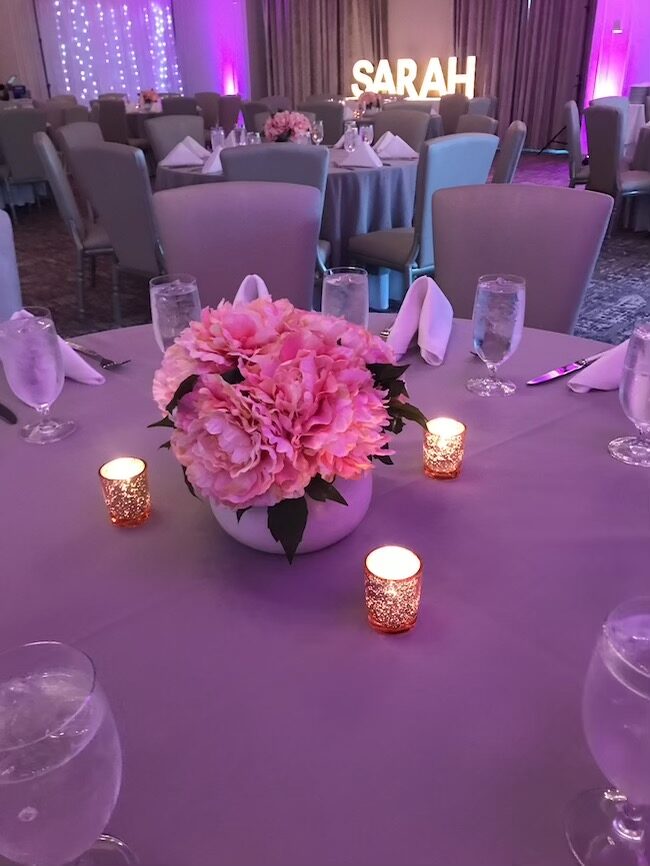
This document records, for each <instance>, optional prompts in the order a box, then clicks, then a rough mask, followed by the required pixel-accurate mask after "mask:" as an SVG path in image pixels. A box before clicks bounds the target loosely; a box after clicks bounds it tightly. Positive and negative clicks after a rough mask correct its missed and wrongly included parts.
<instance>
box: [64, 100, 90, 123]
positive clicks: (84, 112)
mask: <svg viewBox="0 0 650 866" xmlns="http://www.w3.org/2000/svg"><path fill="white" fill-rule="evenodd" d="M89 120H90V109H88V108H86V106H85V105H70V106H68V107H67V108H64V109H63V125H64V126H67V124H69V123H87V122H88V121H89Z"/></svg>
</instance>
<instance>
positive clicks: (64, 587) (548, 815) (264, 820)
mask: <svg viewBox="0 0 650 866" xmlns="http://www.w3.org/2000/svg"><path fill="white" fill-rule="evenodd" d="M85 341H86V342H87V344H88V345H90V346H93V347H94V348H96V349H98V350H100V351H101V352H103V353H104V354H108V355H109V356H113V357H116V358H123V357H130V358H132V362H131V364H130V365H129V366H127V367H124V368H122V369H121V370H120V371H119V372H115V373H112V374H110V373H109V374H107V381H106V384H105V385H104V386H102V387H96V388H93V387H89V386H83V385H78V384H75V383H71V382H68V383H66V385H65V388H64V391H63V394H62V395H61V397H60V399H59V401H57V405H56V414H57V415H60V416H71V417H74V418H75V419H76V420H77V421H78V423H79V430H78V431H77V432H76V433H75V434H74V435H73V436H71V437H70V438H69V439H67V440H65V441H63V442H61V443H58V444H57V445H53V446H49V447H44V448H36V447H30V446H29V445H26V444H25V443H23V442H22V441H20V440H19V439H18V435H17V430H16V428H11V427H8V426H7V425H4V424H3V425H2V426H1V427H0V473H1V476H2V486H1V488H0V503H1V508H2V515H3V517H2V521H3V522H2V531H3V544H2V554H3V555H2V590H3V592H2V606H1V608H0V611H1V613H0V649H5V648H7V647H11V646H13V645H15V644H18V643H21V642H24V641H29V640H36V639H58V640H63V641H67V642H71V643H74V644H75V645H77V646H79V647H80V648H82V649H84V650H85V651H87V652H88V653H90V655H91V656H92V657H93V658H94V659H95V660H96V663H97V668H98V673H99V677H100V680H101V682H102V683H103V684H104V686H105V689H106V691H107V692H108V695H109V697H110V700H111V703H112V706H113V708H114V711H115V716H116V718H117V723H118V725H119V728H120V731H121V736H122V740H123V746H124V782H123V787H122V793H121V796H120V800H119V803H118V806H117V810H116V812H115V814H114V817H113V819H112V820H111V822H110V828H111V830H112V831H113V832H115V833H117V834H119V835H121V836H123V837H124V838H126V839H128V841H129V843H130V844H131V845H132V846H133V847H134V848H135V849H136V850H137V852H138V854H139V856H140V861H141V863H142V864H143V866H145V864H146V866H179V864H183V866H261V864H265V866H305V864H307V863H308V864H310V866H352V864H354V866H398V864H409V866H434V864H435V866H443V864H444V866H478V864H480V866H512V864H521V866H550V864H553V866H569V864H571V863H573V860H572V857H571V855H570V854H569V851H568V849H567V847H566V844H565V841H564V836H563V827H562V821H563V816H564V810H565V806H566V804H567V802H568V801H569V800H571V798H572V797H573V796H574V795H575V794H576V793H577V792H578V791H580V790H581V789H583V788H586V787H591V786H594V785H599V784H602V783H603V780H602V778H601V776H600V773H599V771H598V770H597V769H596V767H595V765H594V762H593V760H592V759H591V757H590V755H589V753H588V751H587V748H586V745H585V742H584V737H583V733H582V726H581V720H580V695H581V688H582V683H583V680H584V675H585V671H586V668H587V664H588V659H589V656H590V653H591V650H592V646H593V644H594V641H595V639H596V636H597V634H598V630H599V627H600V624H601V622H602V620H603V619H604V617H605V616H606V614H607V613H608V611H609V610H610V609H611V608H613V607H614V606H615V605H616V604H617V603H618V602H619V601H621V599H624V598H627V597H630V596H634V595H637V594H642V593H646V594H647V563H648V562H649V561H650V538H649V530H648V527H649V526H650V487H649V485H650V474H649V473H647V472H645V471H644V470H641V469H635V468H633V467H630V466H626V465H624V464H622V463H618V462H617V461H615V460H612V459H611V458H610V457H609V455H608V453H607V447H606V446H607V442H608V441H609V440H610V439H611V438H613V437H614V436H616V435H618V434H621V433H625V432H626V431H629V429H630V428H629V424H628V422H627V421H626V420H625V418H624V417H623V414H622V412H621V410H620V408H619V405H618V397H617V395H616V394H615V393H593V394H588V395H581V396H578V395H575V394H572V393H571V392H570V391H569V390H568V389H567V387H566V384H565V383H564V382H561V381H560V382H555V383H553V384H551V385H546V386H540V387H538V388H529V389H526V388H523V387H522V388H521V390H520V391H519V392H518V393H517V394H516V395H515V396H514V397H512V398H510V399H507V400H506V399H504V400H499V399H497V400H483V399H481V398H478V397H475V396H474V395H472V394H470V393H469V392H467V391H466V389H465V387H464V383H465V381H466V379H467V378H468V376H470V375H472V374H475V373H476V372H477V370H478V369H480V362H478V361H477V360H476V359H474V358H472V357H471V356H470V354H469V348H470V326H469V324H468V323H462V322H457V323H455V325H454V332H453V334H452V338H451V343H450V347H449V351H448V357H447V360H446V362H445V364H444V365H443V366H442V367H439V368H432V367H427V366H426V365H425V364H424V363H423V362H422V361H421V360H420V359H419V358H418V357H417V356H416V355H415V353H413V354H412V355H411V356H409V358H408V360H410V361H411V362H412V367H411V368H410V369H409V371H408V372H407V374H406V378H407V381H408V385H409V389H410V391H411V395H412V398H413V401H414V402H415V403H416V404H418V405H419V406H420V407H421V408H422V410H423V411H424V412H425V413H427V414H428V415H429V416H432V415H443V414H444V415H452V416H454V417H457V418H460V419H462V420H464V421H465V422H466V424H467V425H468V443H467V454H466V459H465V465H464V467H463V472H462V475H461V477H460V478H459V479H458V480H457V481H440V482H436V481H431V480H427V479H425V478H424V476H423V474H422V469H421V461H422V450H421V449H422V442H421V434H420V431H419V430H418V429H417V428H415V427H414V426H413V425H409V427H408V428H407V430H406V431H405V433H404V434H403V435H402V436H400V437H398V438H397V440H396V454H395V457H394V460H395V466H393V467H384V466H381V465H380V466H378V467H377V470H376V478H375V490H374V497H373V501H372V504H371V507H370V511H369V513H368V515H367V517H366V519H365V521H364V522H363V523H362V524H361V526H360V527H359V528H358V529H357V530H356V532H355V533H354V534H353V535H351V536H350V537H349V538H347V539H345V540H344V541H342V542H340V543H339V544H338V545H336V546H334V547H332V548H330V549H328V550H324V551H321V552H319V553H316V554H311V555H307V556H302V557H297V559H296V561H295V563H294V565H293V566H289V565H288V564H287V563H286V562H285V561H284V560H283V559H282V558H280V557H274V556H271V555H265V554H261V553H255V552H253V551H249V550H247V549H245V548H243V547H241V546H240V545H238V544H237V543H236V542H234V541H232V540H231V539H229V538H228V537H227V536H226V535H224V533H223V532H222V531H221V529H220V528H219V527H218V526H217V524H216V522H215V521H214V519H213V517H212V515H211V513H210V510H209V508H208V507H207V505H205V504H203V503H201V502H200V501H198V500H196V499H193V498H192V497H190V496H189V494H188V493H187V491H186V489H185V486H184V484H183V480H182V477H181V471H180V468H179V467H178V465H177V464H176V462H175V461H174V459H173V457H172V456H171V455H170V454H169V452H167V451H160V450H158V445H159V444H160V443H161V442H162V441H163V440H164V439H165V438H166V437H165V435H164V431H161V430H147V429H146V427H145V425H146V424H147V423H149V422H150V421H152V420H155V419H156V417H157V412H156V410H155V408H154V405H153V403H152V401H151V398H150V385H151V377H152V373H153V370H154V367H155V365H156V364H157V363H158V362H159V360H160V355H159V353H158V350H157V348H156V346H155V344H154V339H153V335H152V333H151V328H150V327H148V326H145V327H141V328H134V329H126V330H122V331H114V332H105V333H101V334H94V335H92V336H88V337H86V338H85ZM594 348H595V344H593V343H591V342H589V341H587V340H580V339H574V338H568V337H565V336H561V335H558V334H545V333H542V332H537V331H527V332H526V333H525V335H524V339H523V341H522V344H521V346H520V348H519V350H518V352H517V353H516V355H515V356H514V358H513V359H512V360H511V361H510V362H509V363H508V364H507V365H506V371H507V373H508V374H509V375H510V376H512V377H513V378H514V379H515V380H516V381H517V382H518V383H519V384H520V385H521V383H522V382H523V381H524V380H525V379H527V378H529V377H530V376H531V375H533V374H536V373H540V372H542V371H544V370H547V369H549V368H550V367H554V366H556V365H558V364H560V363H563V362H567V361H570V360H572V359H574V358H578V357H584V356H585V355H589V354H591V353H592V352H593V351H594ZM0 400H1V401H2V402H5V403H7V404H9V405H10V406H11V407H12V408H14V409H15V410H16V411H18V413H19V415H20V418H21V421H25V420H26V419H27V418H28V417H30V412H29V411H28V410H27V409H26V408H25V407H23V406H22V405H21V404H20V403H18V401H17V400H15V398H13V396H12V395H11V394H10V393H9V391H8V388H7V387H6V384H5V383H4V380H2V378H1V376H0ZM124 454H135V455H140V456H142V457H144V458H145V459H146V460H147V461H148V463H149V469H150V478H151V489H152V495H153V505H154V512H153V515H152V517H151V520H150V521H149V523H147V524H145V525H144V526H142V527H141V528H139V529H133V530H126V529H116V528H114V527H112V526H111V525H110V524H109V523H108V520H107V517H106V513H105V510H104V504H103V502H102V498H101V494H100V489H99V480H98V477H97V469H98V467H99V465H100V464H101V463H103V462H104V461H105V460H107V459H109V458H112V457H115V456H118V455H124ZM390 542H393V543H399V544H404V545H407V546H410V547H412V548H414V549H416V550H418V551H419V552H420V553H421V555H422V557H423V561H424V570H425V574H424V587H423V599H422V609H421V613H420V619H419V621H418V623H417V626H416V627H415V629H414V630H413V631H412V632H410V633H408V634H405V635H401V636H382V635H379V634H377V633H375V632H373V631H371V629H370V628H369V627H368V625H367V622H366V618H365V607H364V600H363V574H362V561H363V557H364V555H365V554H366V553H367V552H368V550H370V549H371V548H372V547H374V546H376V545H379V544H382V543H390Z"/></svg>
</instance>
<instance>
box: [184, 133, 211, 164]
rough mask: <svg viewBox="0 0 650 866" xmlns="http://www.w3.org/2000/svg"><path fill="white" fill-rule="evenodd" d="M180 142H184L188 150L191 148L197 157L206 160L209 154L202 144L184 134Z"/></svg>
mask: <svg viewBox="0 0 650 866" xmlns="http://www.w3.org/2000/svg"><path fill="white" fill-rule="evenodd" d="M181 144H184V145H185V147H187V149H188V150H191V151H192V153H193V154H194V155H195V156H198V158H199V159H202V160H206V159H207V158H208V157H209V156H210V151H209V150H206V149H205V147H203V145H202V144H199V143H198V141H196V139H194V138H192V136H191V135H186V136H185V138H184V139H183V140H182V141H181Z"/></svg>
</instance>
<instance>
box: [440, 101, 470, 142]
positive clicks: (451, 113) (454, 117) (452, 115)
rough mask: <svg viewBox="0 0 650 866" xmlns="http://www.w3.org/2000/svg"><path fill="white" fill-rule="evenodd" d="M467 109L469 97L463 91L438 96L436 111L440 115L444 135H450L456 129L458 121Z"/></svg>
mask: <svg viewBox="0 0 650 866" xmlns="http://www.w3.org/2000/svg"><path fill="white" fill-rule="evenodd" d="M468 111H469V99H468V98H467V97H466V96H465V94H463V93H446V94H445V95H444V96H441V97H440V107H439V110H438V113H439V114H440V117H442V126H443V129H444V132H445V135H452V134H453V133H454V132H456V131H457V129H458V121H459V120H460V118H461V117H462V116H463V114H467V112H468Z"/></svg>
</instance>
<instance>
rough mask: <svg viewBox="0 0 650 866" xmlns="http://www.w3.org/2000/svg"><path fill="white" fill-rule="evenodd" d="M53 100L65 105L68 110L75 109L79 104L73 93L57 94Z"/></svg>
mask: <svg viewBox="0 0 650 866" xmlns="http://www.w3.org/2000/svg"><path fill="white" fill-rule="evenodd" d="M52 99H56V100H58V101H59V102H62V103H64V104H65V105H67V106H68V108H74V106H75V105H78V104H79V101H78V99H77V97H76V96H75V95H74V94H73V93H55V94H54V96H53V97H52Z"/></svg>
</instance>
